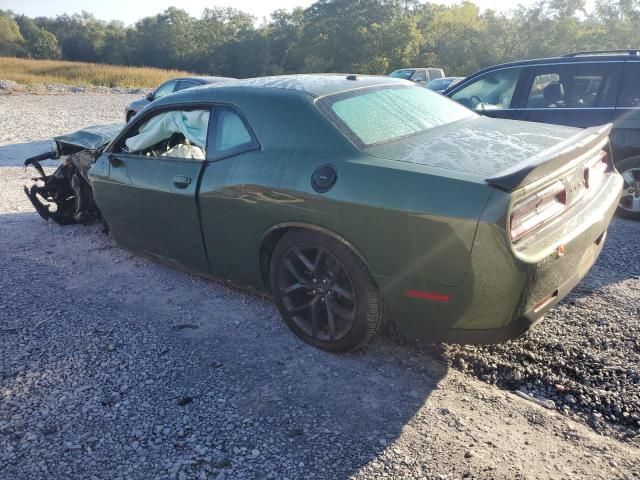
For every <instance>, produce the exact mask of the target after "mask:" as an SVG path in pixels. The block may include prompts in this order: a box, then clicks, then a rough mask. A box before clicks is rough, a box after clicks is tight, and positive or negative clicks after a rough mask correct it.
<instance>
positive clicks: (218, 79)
mask: <svg viewBox="0 0 640 480" xmlns="http://www.w3.org/2000/svg"><path fill="white" fill-rule="evenodd" d="M179 80H190V81H193V82H198V83H202V84H205V83H214V82H222V81H227V80H236V79H235V78H233V77H205V76H194V77H176V78H172V79H171V80H167V81H168V82H171V81H179Z"/></svg>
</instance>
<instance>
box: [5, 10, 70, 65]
mask: <svg viewBox="0 0 640 480" xmlns="http://www.w3.org/2000/svg"><path fill="white" fill-rule="evenodd" d="M15 20H16V23H17V24H18V27H19V28H20V34H21V35H22V37H23V38H24V43H23V47H24V49H25V55H26V56H28V57H31V58H36V59H46V58H51V59H57V58H60V45H58V39H57V38H56V36H55V35H54V34H53V33H51V32H48V31H47V30H45V29H44V28H41V27H39V26H38V25H37V24H36V22H35V21H33V20H32V19H31V18H29V17H26V16H24V15H19V16H17V17H16V19H15Z"/></svg>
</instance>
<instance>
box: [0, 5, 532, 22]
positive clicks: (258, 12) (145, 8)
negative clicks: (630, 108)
mask: <svg viewBox="0 0 640 480" xmlns="http://www.w3.org/2000/svg"><path fill="white" fill-rule="evenodd" d="M432 1H433V0H432ZM436 1H437V3H443V4H452V3H458V2H457V1H456V0H435V1H434V3H435V2H436ZM535 2H536V0H475V3H476V4H477V5H478V6H479V7H480V8H481V9H486V8H491V9H493V10H501V11H505V10H509V9H512V8H514V7H515V6H516V5H517V4H518V3H521V4H524V5H531V4H533V3H535ZM311 3H313V0H270V1H259V0H258V1H256V0H189V1H184V0H109V1H91V0H0V9H3V10H13V11H14V12H15V13H19V14H23V15H27V16H28V17H54V16H56V15H61V14H63V13H68V14H72V13H80V12H81V11H82V10H86V11H88V12H89V13H92V14H93V15H94V16H95V17H96V18H98V19H100V20H121V21H123V22H124V23H126V24H132V23H135V22H136V21H137V20H139V19H140V18H143V17H147V16H151V15H155V14H156V13H160V12H162V11H164V10H166V9H167V8H168V7H171V6H174V7H178V8H182V9H184V10H186V11H188V12H189V13H190V14H191V15H192V16H194V17H199V16H200V14H201V13H202V10H204V9H205V8H208V7H212V6H220V7H234V8H237V9H239V10H243V11H245V12H247V13H251V14H252V15H254V16H255V17H258V19H262V18H264V17H267V16H268V15H269V14H270V13H271V12H273V11H274V10H277V9H279V8H284V9H287V10H290V9H292V8H294V7H308V6H309V5H310V4H311Z"/></svg>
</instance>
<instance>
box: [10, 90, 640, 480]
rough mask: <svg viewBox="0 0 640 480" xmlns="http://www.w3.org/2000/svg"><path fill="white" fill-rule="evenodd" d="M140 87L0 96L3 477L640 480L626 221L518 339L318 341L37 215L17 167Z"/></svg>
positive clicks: (217, 287)
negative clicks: (581, 276) (329, 344)
mask: <svg viewBox="0 0 640 480" xmlns="http://www.w3.org/2000/svg"><path fill="white" fill-rule="evenodd" d="M131 98H133V97H131V96H126V95H114V94H102V95H100V94H74V95H55V96H53V95H47V96H45V95H15V94H14V95H0V122H2V123H1V125H0V241H1V242H2V247H1V248H0V478H7V479H32V478H34V479H35V478H100V479H101V478H110V479H114V478H118V479H126V478H131V479H138V478H141V479H142V478H144V479H148V478H162V479H165V478H170V479H180V480H183V479H205V478H216V479H223V478H227V479H230V478H233V479H235V478H256V479H257V478H278V479H280V478H292V479H293V478H332V479H333V478H367V479H369V478H371V479H372V478H381V477H387V478H403V479H404V478H428V479H431V478H439V479H443V478H447V479H449V478H450V479H453V478H477V479H503V478H504V479H514V478H522V479H524V478H527V479H534V478H540V479H547V478H558V479H560V478H563V479H564V478H603V479H609V478H626V479H632V478H638V477H640V467H638V465H640V449H639V448H638V446H639V445H638V441H637V437H635V438H634V437H633V435H635V433H636V432H637V430H638V427H637V424H634V423H633V420H634V418H633V416H632V415H633V414H637V412H638V403H637V402H638V391H639V387H640V386H639V385H638V373H637V372H638V343H637V341H638V340H637V339H638V330H637V328H638V326H637V322H638V310H637V308H638V297H639V295H638V289H639V287H640V285H639V283H638V278H637V275H638V271H637V264H638V262H637V254H636V255H635V256H634V253H635V252H637V251H638V249H637V246H638V243H637V239H638V233H640V225H638V224H633V223H631V222H623V221H619V220H616V221H615V223H614V225H613V228H612V230H611V234H610V236H609V239H608V241H607V244H606V245H605V249H604V251H603V254H602V256H601V258H600V260H599V261H598V263H597V265H596V267H595V269H594V270H593V271H592V273H591V274H590V275H589V277H588V278H587V279H585V281H584V282H583V283H582V284H581V285H580V287H579V288H578V290H577V291H576V292H575V294H574V295H572V296H571V297H570V298H569V299H567V300H566V301H565V302H563V303H562V304H561V305H560V306H559V307H557V308H556V309H554V311H553V312H552V314H551V315H549V318H547V319H546V320H545V322H543V323H542V324H540V325H539V326H538V327H536V329H535V330H534V331H532V332H531V333H530V334H529V335H527V337H525V338H524V339H521V340H519V341H517V342H511V343H509V344H505V345H502V346H499V347H494V348H470V347H438V348H436V349H434V348H424V347H420V346H418V345H400V344H399V343H398V342H395V341H393V340H392V339H389V338H380V339H378V340H376V341H375V342H374V343H373V345H372V346H371V347H370V348H369V350H368V351H367V352H366V353H364V354H357V355H330V354H327V353H324V352H320V351H318V350H315V349H313V348H311V347H308V346H306V345H305V344H303V343H302V342H301V341H299V340H298V339H297V338H296V337H295V336H294V335H293V334H291V333H290V332H289V330H288V329H287V328H286V327H285V326H284V325H283V323H282V322H281V321H280V320H279V317H278V315H277V312H276V309H275V308H274V307H273V305H272V304H271V303H270V302H268V301H267V300H264V299H261V298H257V297H254V296H251V295H249V294H246V293H243V292H239V291H236V290H232V289H229V288H227V287H225V286H223V285H221V284H218V283H214V282H210V281H206V280H203V279H200V278H197V277H193V276H190V275H187V274H184V273H181V272H178V271H174V270H171V269H169V268H166V267H164V266H161V265H157V264H154V263H152V262H149V261H147V260H144V259H141V258H138V257H135V256H133V255H131V254H129V253H128V252H126V251H123V250H122V249H120V248H119V247H117V246H116V245H115V243H114V242H113V241H112V240H111V238H110V237H109V236H108V235H105V234H103V233H102V232H101V231H100V229H99V228H98V227H91V228H86V227H81V226H70V227H60V226H57V225H54V224H51V223H46V222H43V221H42V220H41V219H40V218H39V217H38V216H37V215H36V214H35V213H34V212H33V209H32V208H31V206H30V204H29V203H28V201H27V200H26V197H24V195H23V194H22V192H21V185H22V184H23V183H24V182H25V181H26V180H28V177H29V172H25V171H24V170H23V169H22V168H21V167H19V166H18V165H19V163H20V160H21V159H22V158H23V157H24V156H27V155H29V154H33V153H37V151H38V150H39V149H40V150H41V149H42V148H43V146H45V147H46V145H47V144H46V143H41V141H42V140H46V139H47V138H49V137H51V136H52V135H54V134H59V133H66V132H68V131H70V130H73V129H75V128H79V127H82V126H86V125H91V124H97V123H109V122H117V121H120V119H121V117H122V112H123V110H124V105H125V104H126V103H127V102H128V101H130V99H131ZM16 143H18V144H19V145H15V144H16ZM622 237H625V238H622ZM630 239H633V240H630ZM634 259H636V260H635V262H634ZM634 268H635V270H634ZM603 332H604V333H606V337H604V336H603V335H602V333H603ZM605 338H606V340H605ZM434 350H435V353H436V354H435V355H434ZM443 358H444V359H445V360H449V361H450V362H451V364H452V365H453V366H454V367H456V368H460V369H463V370H465V371H468V372H471V373H475V374H476V375H477V376H479V377H480V378H481V379H482V380H484V381H479V380H477V379H475V378H473V376H470V375H467V374H464V373H461V372H459V371H457V370H456V369H451V368H449V367H448V365H447V362H446V361H445V362H443V361H442V360H443ZM483 365H485V366H484V367H483ZM482 369H484V370H482ZM484 375H488V376H486V377H483V376H484ZM616 381H617V382H618V383H617V384H616ZM487 382H489V383H497V384H498V385H499V386H502V387H505V388H521V389H522V390H523V392H528V393H529V394H531V397H530V398H534V397H535V398H538V399H541V400H542V401H544V400H545V399H547V400H549V399H550V400H556V401H557V402H558V403H557V405H556V406H557V407H558V408H560V409H563V406H564V405H568V406H569V412H573V411H575V412H576V413H575V414H571V413H569V414H567V415H561V414H560V413H559V412H557V411H554V409H553V408H551V409H549V408H545V407H543V406H540V405H538V404H537V403H536V402H534V401H530V400H526V399H524V398H521V397H520V396H518V395H515V394H514V393H512V392H508V391H504V390H501V389H499V388H496V387H495V386H494V385H488V384H487ZM556 384H557V385H560V388H558V387H556V386H555V385H556ZM548 386H552V387H551V388H552V390H550V391H548V389H547V387H548ZM567 388H568V389H570V390H563V389H567ZM580 389H582V390H580ZM606 389H611V390H612V391H611V392H609V393H604V392H603V391H604V390H606ZM554 392H555V393H554ZM579 392H582V393H579ZM554 394H556V395H559V396H558V397H556V398H554V397H553V395H554ZM569 395H573V399H574V400H576V403H575V404H573V403H571V402H570V400H569ZM580 395H582V396H583V397H584V398H585V399H587V400H589V399H590V400H591V401H592V402H593V404H594V405H593V406H590V407H588V408H587V407H585V406H584V404H583V403H582V398H581V397H580ZM596 399H597V400H599V401H600V403H602V404H603V405H606V404H607V402H606V400H607V399H608V400H609V401H610V403H612V406H611V407H610V410H611V413H608V414H607V415H606V417H610V416H611V414H613V415H614V416H615V417H616V420H617V421H616V422H613V421H612V420H611V418H605V415H604V411H606V410H605V409H604V407H601V406H599V405H598V404H597V401H596ZM616 402H617V403H616ZM588 403H589V402H588V401H587V404H588ZM547 406H552V405H547ZM616 406H618V407H619V410H620V412H618V411H617V410H616ZM625 409H626V411H627V413H629V416H628V417H625V416H624V412H625ZM592 410H595V411H596V414H597V413H599V412H601V411H602V412H603V416H602V417H598V416H597V415H595V416H593V415H592ZM574 417H575V418H574ZM583 417H584V418H585V419H587V421H588V422H591V423H592V424H594V423H595V422H598V424H599V425H598V426H599V428H598V429H597V430H594V429H593V428H592V426H590V425H589V424H588V423H586V422H585V421H583V420H582V418H583ZM629 417H630V418H629ZM623 419H624V420H623ZM576 420H577V421H576ZM620 424H622V425H621V426H620ZM601 433H611V434H613V435H601ZM622 437H625V438H626V439H625V441H620V440H619V438H622Z"/></svg>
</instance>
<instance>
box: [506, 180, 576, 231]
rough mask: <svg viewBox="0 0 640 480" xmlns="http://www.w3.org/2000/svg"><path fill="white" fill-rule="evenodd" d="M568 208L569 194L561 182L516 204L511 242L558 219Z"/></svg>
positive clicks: (512, 216)
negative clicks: (555, 218) (553, 219)
mask: <svg viewBox="0 0 640 480" xmlns="http://www.w3.org/2000/svg"><path fill="white" fill-rule="evenodd" d="M566 206H567V194H566V191H565V187H564V184H563V183H562V182H560V181H557V182H555V183H554V184H553V185H550V186H549V187H547V188H545V189H544V190H541V191H540V192H537V193H534V194H533V195H531V196H530V197H527V198H525V199H524V200H522V201H520V202H518V203H516V204H515V205H514V206H513V208H512V210H511V219H510V223H509V225H510V235H511V241H512V242H514V243H515V242H517V241H518V240H520V239H521V238H522V237H524V236H525V235H527V234H528V233H531V232H532V231H534V230H536V229H537V228H538V227H540V226H541V225H543V224H544V223H546V222H548V221H549V220H551V219H552V218H554V217H556V216H557V215H559V214H560V213H562V211H563V210H564V209H565V208H566Z"/></svg>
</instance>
